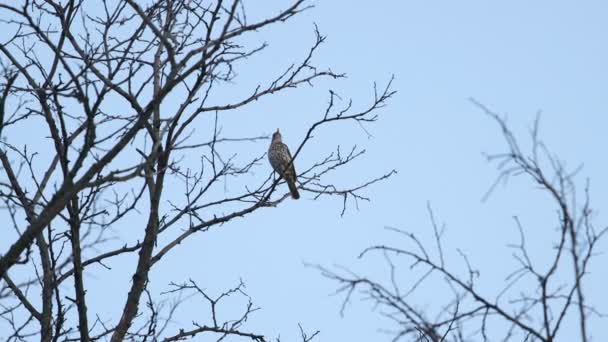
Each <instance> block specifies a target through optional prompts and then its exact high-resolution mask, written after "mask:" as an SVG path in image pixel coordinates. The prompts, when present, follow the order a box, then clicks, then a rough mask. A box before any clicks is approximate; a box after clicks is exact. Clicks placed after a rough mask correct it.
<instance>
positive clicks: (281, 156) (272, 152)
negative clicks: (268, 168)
mask: <svg viewBox="0 0 608 342" xmlns="http://www.w3.org/2000/svg"><path fill="white" fill-rule="evenodd" d="M268 160H269V161H270V165H272V168H273V169H274V170H275V171H276V172H277V173H278V174H279V176H280V177H281V178H283V179H285V182H287V186H288V187H289V192H291V197H292V198H293V199H298V198H300V193H299V192H298V187H297V186H296V178H297V175H296V168H295V166H294V165H293V162H292V161H291V153H289V148H288V147H287V145H285V144H283V141H282V140H281V133H280V132H279V129H278V128H277V131H276V132H274V134H273V135H272V142H271V143H270V147H269V148H268Z"/></svg>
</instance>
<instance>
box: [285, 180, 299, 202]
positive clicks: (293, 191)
mask: <svg viewBox="0 0 608 342" xmlns="http://www.w3.org/2000/svg"><path fill="white" fill-rule="evenodd" d="M287 186H288V187H289V192H291V197H292V198H293V199H298V198H300V193H299V192H298V187H297V186H296V182H294V181H287Z"/></svg>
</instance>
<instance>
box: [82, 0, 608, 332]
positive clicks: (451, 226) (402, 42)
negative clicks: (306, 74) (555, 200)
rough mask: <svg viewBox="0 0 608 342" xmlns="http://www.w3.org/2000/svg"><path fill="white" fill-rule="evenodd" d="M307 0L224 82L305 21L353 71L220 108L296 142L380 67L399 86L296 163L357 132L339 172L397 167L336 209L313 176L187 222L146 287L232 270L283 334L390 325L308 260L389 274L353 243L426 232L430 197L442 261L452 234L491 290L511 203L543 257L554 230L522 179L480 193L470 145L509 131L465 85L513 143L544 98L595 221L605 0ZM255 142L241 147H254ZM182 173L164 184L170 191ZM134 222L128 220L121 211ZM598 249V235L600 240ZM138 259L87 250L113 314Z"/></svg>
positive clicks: (285, 55)
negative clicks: (375, 114) (244, 210)
mask: <svg viewBox="0 0 608 342" xmlns="http://www.w3.org/2000/svg"><path fill="white" fill-rule="evenodd" d="M254 2H255V4H254ZM288 3H289V1H287V0H281V1H276V0H273V1H251V2H246V3H245V6H246V9H247V10H248V11H249V12H248V15H249V20H250V21H253V20H254V19H255V18H256V17H257V18H261V17H262V16H268V15H272V14H276V13H277V12H278V9H279V8H280V7H283V6H285V5H287V4H288ZM314 4H315V7H314V8H313V9H311V10H309V11H306V12H305V13H303V14H301V15H299V16H296V17H295V18H293V20H291V21H289V22H287V23H282V24H279V25H277V26H271V27H269V28H268V29H266V30H263V31H260V32H259V34H257V35H255V36H253V37H255V38H254V39H257V40H259V41H262V40H263V41H267V42H268V43H269V44H270V47H269V48H268V50H267V51H264V52H262V53H261V54H259V55H257V56H254V57H253V58H251V60H250V61H249V62H248V63H246V64H243V65H242V69H241V70H238V72H239V79H237V83H235V84H234V85H232V87H233V90H234V91H235V92H238V91H244V92H249V90H250V89H252V87H255V85H256V84H258V83H260V82H262V83H263V82H265V81H267V80H270V79H272V78H273V77H275V76H276V75H277V73H278V72H279V71H280V70H282V68H284V67H286V66H288V65H290V64H291V63H293V62H296V61H298V60H300V59H301V57H303V56H304V55H305V54H306V53H307V52H308V48H309V46H310V45H311V44H312V43H313V41H314V23H316V24H317V25H318V27H319V29H320V31H321V33H322V34H324V35H327V36H328V38H327V42H326V44H324V46H323V47H322V48H321V50H320V51H319V53H318V54H317V55H316V57H315V62H316V64H317V65H318V66H328V67H331V68H332V70H334V71H336V72H345V73H347V74H348V78H347V79H345V80H339V81H335V82H334V81H332V82H320V83H318V84H316V85H315V87H314V88H304V90H302V91H300V90H297V91H288V92H286V93H285V94H280V95H278V96H276V97H272V98H270V99H267V100H264V101H259V102H256V103H255V104H253V105H252V106H250V107H248V108H247V109H246V110H244V111H243V110H241V111H238V112H237V113H230V114H228V115H227V116H225V117H224V118H222V120H223V121H222V125H223V128H224V130H225V132H226V135H227V136H238V135H241V134H245V135H251V134H252V133H253V134H270V133H271V132H273V131H274V130H275V129H276V128H277V127H280V128H281V131H282V132H283V134H284V140H285V142H286V143H287V144H288V145H290V146H295V145H296V144H298V143H299V142H300V141H301V139H302V138H303V137H304V135H305V133H306V129H307V127H308V126H307V125H308V124H310V123H311V122H314V121H315V120H317V119H318V118H319V117H320V116H321V115H322V111H323V109H324V108H325V105H326V103H327V90H328V89H329V88H332V89H334V90H335V91H337V92H338V93H339V94H340V95H341V96H342V97H343V98H352V99H353V100H354V106H355V107H360V108H361V107H363V106H365V105H366V104H368V103H369V101H370V100H371V99H372V97H373V92H372V86H373V82H374V81H377V82H378V83H379V84H380V85H383V84H385V82H386V81H388V80H389V79H390V77H391V75H393V74H394V75H395V78H396V79H395V83H394V88H395V89H396V90H397V91H398V94H397V95H396V96H395V97H394V98H393V99H392V100H391V101H390V103H389V106H388V107H386V108H384V109H382V110H381V111H380V112H379V114H381V115H380V119H379V120H378V122H377V123H374V124H371V125H369V126H368V127H367V128H368V130H369V132H370V133H371V134H372V136H373V137H371V138H368V137H367V135H366V134H365V132H363V131H362V130H360V129H359V128H358V127H351V128H350V129H345V130H342V131H331V130H330V129H328V130H326V131H323V132H321V134H323V135H322V136H320V139H319V140H316V141H315V142H314V144H312V145H311V148H307V149H305V150H303V151H302V154H301V160H298V161H297V163H296V164H297V165H296V166H297V167H300V168H304V167H305V165H307V163H310V162H313V161H315V160H316V159H317V158H319V156H320V155H324V154H326V153H328V152H330V151H332V150H333V149H335V147H336V145H337V144H340V145H341V146H343V147H344V148H347V147H350V146H352V145H354V144H357V145H358V146H360V147H363V148H365V149H366V150H367V154H366V157H365V158H364V160H362V161H360V162H358V163H356V164H353V165H352V166H351V168H350V169H349V172H347V173H343V174H342V177H344V178H342V179H337V181H338V182H341V183H343V184H356V183H359V182H363V181H365V180H367V179H369V178H371V177H374V176H377V175H380V174H382V173H384V172H386V171H388V170H391V169H396V170H397V171H398V172H399V173H398V174H397V175H396V176H395V177H393V178H391V179H389V180H388V181H385V182H383V183H381V184H377V185H375V186H373V187H371V188H370V189H369V191H367V192H366V194H367V195H369V196H370V197H371V198H372V201H371V202H370V203H360V206H359V210H357V209H356V208H355V207H354V206H353V205H352V203H351V205H349V207H348V210H347V212H346V214H345V215H344V216H343V217H341V216H340V211H341V208H342V207H341V201H340V200H339V199H321V200H318V201H313V200H312V195H311V194H308V193H303V194H302V197H303V198H302V199H301V200H299V201H287V203H285V204H284V205H281V206H279V207H278V208H270V209H264V210H261V211H258V212H256V213H254V214H253V215H251V216H249V217H247V218H246V219H239V220H234V221H232V222H230V223H229V224H226V225H224V226H221V227H218V228H216V229H213V230H211V231H210V232H208V233H204V234H198V236H195V237H193V238H191V239H190V240H188V241H187V242H186V243H184V244H183V246H181V247H180V248H178V249H177V250H175V251H174V252H173V253H172V254H170V255H169V256H168V257H167V258H165V259H163V261H162V262H161V265H159V266H158V267H156V268H155V269H154V270H153V272H152V274H151V285H150V289H151V290H152V292H153V294H156V295H159V293H160V292H162V291H165V290H168V289H169V287H168V284H169V282H171V281H174V282H182V281H185V280H187V279H189V278H192V279H193V280H196V281H197V282H198V283H199V285H201V286H203V287H205V288H206V289H208V290H209V291H211V292H212V293H213V292H215V293H217V291H221V290H223V289H227V288H229V287H231V286H234V285H236V284H237V283H238V281H239V279H242V280H243V281H244V282H245V283H246V285H247V293H248V294H249V295H250V296H251V297H252V299H253V301H254V303H255V304H257V305H258V306H259V307H261V309H262V310H260V311H258V312H256V313H255V314H253V315H252V317H251V320H250V321H249V323H248V325H247V326H248V327H249V329H248V330H254V331H256V330H257V331H262V332H265V333H267V334H268V335H269V336H277V335H279V334H280V335H281V337H282V338H283V339H284V340H285V341H294V340H295V339H296V338H297V336H298V334H299V332H298V328H297V324H298V323H301V324H302V326H303V327H304V328H305V329H306V330H309V331H314V330H317V329H318V330H321V334H320V335H319V341H382V340H389V339H390V337H389V336H387V335H386V334H385V333H383V332H381V331H380V329H386V328H387V329H390V328H391V325H390V322H388V321H386V320H384V319H382V318H381V316H380V313H379V312H374V311H373V308H371V307H370V305H369V303H365V302H363V303H362V302H359V301H358V300H355V301H353V303H351V304H350V305H348V307H347V310H346V313H345V316H344V317H341V316H340V313H339V309H340V305H341V303H342V301H341V299H342V297H340V296H331V293H332V292H333V291H334V290H335V289H336V285H337V284H335V283H333V282H331V281H329V280H327V279H325V278H323V277H321V275H320V274H319V272H318V271H316V270H314V269H312V268H308V267H306V266H305V265H304V264H305V263H312V264H320V265H324V266H329V267H331V266H333V265H341V266H345V267H348V268H351V269H353V270H356V271H358V272H360V273H361V274H366V275H370V276H374V277H377V278H378V279H384V278H383V277H384V276H385V275H386V274H387V268H386V267H385V264H384V263H382V260H370V261H361V260H358V259H357V255H358V253H359V252H360V251H361V250H362V249H364V248H365V247H367V246H370V245H373V244H379V243H386V244H390V243H393V244H399V242H400V241H399V240H398V239H395V236H394V235H391V234H389V233H387V232H386V230H385V229H384V227H385V226H392V227H398V228H402V229H407V230H409V231H412V232H415V233H416V234H418V235H420V236H421V237H422V238H423V239H425V241H428V242H429V243H431V242H432V240H431V238H432V235H431V234H432V231H431V226H430V222H429V219H428V214H427V211H426V206H427V202H430V203H431V205H432V206H433V208H434V210H435V214H436V216H437V218H438V220H439V221H440V222H445V223H446V225H447V227H448V232H447V233H446V240H445V241H446V249H448V250H449V253H448V256H450V259H449V260H448V263H451V264H453V265H454V266H455V267H461V266H462V264H461V261H460V259H453V260H452V259H451V257H453V256H455V255H457V254H456V253H455V249H456V248H460V249H462V250H464V251H466V252H467V254H468V255H469V258H470V260H471V262H472V263H473V265H475V266H476V268H478V269H479V270H480V271H481V278H480V286H481V288H482V289H483V291H485V292H486V293H488V294H491V293H496V292H497V290H496V289H499V288H502V286H503V285H504V277H505V276H506V275H508V274H509V273H510V272H511V270H512V268H513V267H515V265H514V263H513V260H512V258H511V253H512V251H511V250H510V249H508V248H507V244H508V243H512V242H515V241H517V238H518V233H517V230H516V229H515V226H514V224H513V219H512V217H513V216H514V215H517V216H519V217H520V218H521V220H522V222H524V224H525V225H526V227H527V228H528V229H529V231H530V234H531V235H530V236H531V241H530V243H531V245H532V246H535V248H534V250H535V252H536V251H537V252H538V254H537V255H533V258H539V259H542V253H543V251H547V250H549V248H550V247H551V243H552V241H553V240H551V239H549V236H551V235H550V234H551V233H552V232H553V231H554V228H555V225H556V222H557V221H556V220H555V216H556V215H555V208H554V207H553V206H552V203H551V202H550V201H549V199H548V198H547V196H545V195H544V194H541V193H539V191H537V189H536V188H535V186H534V184H532V183H531V182H530V181H528V180H527V179H525V180H524V179H523V178H517V179H515V180H513V182H511V183H508V184H507V186H506V187H504V186H499V187H498V188H497V190H496V191H495V192H494V193H493V195H492V196H491V197H490V198H489V200H487V201H485V202H482V201H481V198H482V197H483V195H484V193H485V192H486V190H487V189H488V188H489V187H490V185H491V184H492V182H493V181H494V179H495V177H496V176H497V172H496V169H495V165H492V164H489V163H487V161H486V160H485V159H484V157H483V153H484V152H488V153H492V152H502V151H504V150H505V148H506V146H505V144H504V141H503V139H502V136H501V134H500V130H499V129H498V127H497V126H496V125H495V124H494V123H493V122H492V121H491V120H489V119H488V118H487V117H486V116H484V115H483V113H482V112H481V111H480V110H479V109H478V108H476V107H475V106H474V105H472V104H471V102H469V100H468V98H470V97H473V98H475V99H477V100H479V101H481V102H482V103H484V104H485V105H487V106H489V107H490V108H492V109H493V110H495V111H496V112H499V113H501V114H504V115H505V116H507V117H508V118H509V119H508V120H509V123H510V124H511V126H512V128H513V130H514V131H516V132H517V133H518V136H519V137H520V138H521V139H522V143H524V145H525V146H529V145H527V144H528V143H529V140H528V139H527V138H528V135H527V132H528V130H529V128H530V126H531V124H532V122H533V120H534V117H535V116H536V114H537V112H538V111H542V116H541V135H542V138H543V140H544V141H545V142H546V143H547V145H548V146H549V147H550V148H551V150H552V151H553V152H554V153H555V154H557V155H559V156H560V158H561V159H563V160H565V161H567V165H569V166H572V167H575V166H576V165H579V164H584V169H583V171H582V172H581V173H580V174H579V177H580V178H578V180H579V181H580V183H579V184H581V185H582V184H584V180H585V178H586V177H589V178H590V179H591V191H592V192H591V195H592V200H593V204H594V207H595V208H596V209H597V210H598V214H597V215H596V217H595V219H596V223H597V225H598V226H599V227H601V226H602V224H603V223H604V224H605V222H607V221H608V220H607V219H608V217H607V216H606V215H605V213H604V210H606V209H608V205H607V204H606V203H608V191H607V190H608V177H606V175H607V174H608V163H607V161H606V158H607V156H606V153H605V149H604V146H608V135H606V129H607V127H608V96H607V95H606V89H608V45H607V44H606V42H607V40H606V32H608V21H607V20H606V18H607V17H608V3H607V2H605V1H591V0H590V1H578V2H574V1H549V0H542V1H534V2H532V1H523V0H514V1H508V2H507V1H503V2H498V1H492V2H491V1H482V0H478V1H471V0H461V1H422V0H418V1H412V0H403V1H396V0H376V1H347V0H333V1H332V0H327V1H315V2H314ZM226 91H227V92H229V91H230V89H229V88H228V90H226ZM248 112H249V113H248ZM250 113H253V114H255V115H251V116H248V115H247V114H250ZM250 117H251V118H254V119H255V121H254V120H252V119H249V118H250ZM321 137H322V138H323V139H321ZM267 143H268V142H261V143H259V144H257V145H255V147H250V148H253V149H256V150H255V151H257V152H256V153H263V152H264V151H265V150H266V148H267ZM268 168H269V169H268V171H270V167H268ZM266 175H267V174H266V173H264V174H260V175H259V176H260V177H266ZM227 186H228V187H229V186H230V183H229V182H228V183H227ZM182 190H183V189H178V188H177V187H176V188H174V189H170V191H174V192H175V195H176V196H177V195H180V194H181V191H182ZM136 226H137V224H136V221H133V229H135V227H136ZM134 232H135V231H134ZM135 233H137V234H136V235H133V237H134V238H136V237H137V236H141V231H136V232H135ZM126 235H129V234H128V233H127V234H126ZM607 249H608V246H607V245H606V244H605V243H604V244H603V245H602V246H600V250H603V251H606V250H607ZM119 260H122V262H120V263H119V262H118V261H119ZM606 261H608V258H607V257H606V255H601V256H599V257H598V259H596V263H595V264H594V266H592V268H591V274H590V278H589V279H592V280H591V281H590V282H589V288H588V300H589V301H590V302H591V303H593V304H596V305H597V307H598V308H599V309H600V310H602V309H603V312H608V297H607V296H605V295H604V296H603V295H602V294H603V293H604V292H605V291H604V289H605V287H606V284H607V281H608V278H607V276H606V273H605V267H601V266H602V265H605V264H606ZM134 262H135V261H134V259H133V258H132V257H124V258H120V259H118V260H117V261H115V263H114V264H110V265H109V266H111V267H112V268H113V269H112V270H111V271H109V270H106V269H104V268H102V267H94V268H91V270H90V271H88V272H87V283H88V284H89V285H90V290H89V292H88V294H87V295H88V298H89V300H90V304H89V307H96V308H97V309H98V310H96V311H98V312H99V313H100V314H103V315H106V317H108V316H116V317H118V316H117V315H119V314H120V312H118V311H117V310H120V309H121V308H122V303H123V301H124V297H120V296H116V295H114V294H112V293H113V292H112V291H114V290H115V291H119V292H118V293H126V291H125V289H126V288H127V287H128V286H129V285H130V283H129V281H130V276H131V274H132V272H133V270H134V267H135V264H134ZM401 265H402V267H403V269H404V270H405V269H406V268H407V267H409V263H407V262H406V263H403V264H401ZM405 275H406V279H407V273H406V274H405ZM108 277H110V278H108ZM108 279H110V280H111V282H110V284H109V283H108V281H107V280H108ZM97 280H99V281H97ZM102 280H103V281H102ZM436 280H437V281H440V279H436ZM432 284H433V282H429V283H427V286H429V287H428V289H426V291H425V293H428V294H429V295H428V296H421V298H417V301H418V303H419V305H420V306H421V307H424V306H428V307H437V306H438V305H440V304H442V303H441V302H438V301H437V297H440V296H434V295H433V293H434V292H435V291H439V289H440V287H437V288H433V287H432V286H431V285H432ZM109 298H110V299H116V300H117V301H119V302H120V303H121V304H120V305H117V304H116V302H115V301H111V300H110V301H108V299H109ZM159 298H160V297H159ZM355 298H356V299H358V298H359V297H356V296H355ZM201 303H202V302H201ZM109 304H111V305H109ZM201 310H202V309H201V307H200V306H199V304H198V302H194V301H189V302H188V303H186V305H185V306H184V307H183V309H182V311H180V313H179V314H178V315H177V316H176V318H175V319H176V320H177V321H179V322H182V323H184V324H185V325H188V324H189V323H190V322H192V321H194V320H198V321H201V322H202V321H204V317H206V316H200V315H199V313H200V312H201ZM204 312H205V313H206V312H207V308H204ZM258 328H259V329H258ZM591 328H592V334H593V336H594V337H595V341H601V340H608V332H607V330H606V329H604V328H603V326H602V325H600V324H599V323H598V321H597V320H594V321H592V325H591ZM573 334H574V332H573ZM572 336H577V335H576V334H574V335H572ZM573 338H574V339H573V341H574V340H575V337H573Z"/></svg>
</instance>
